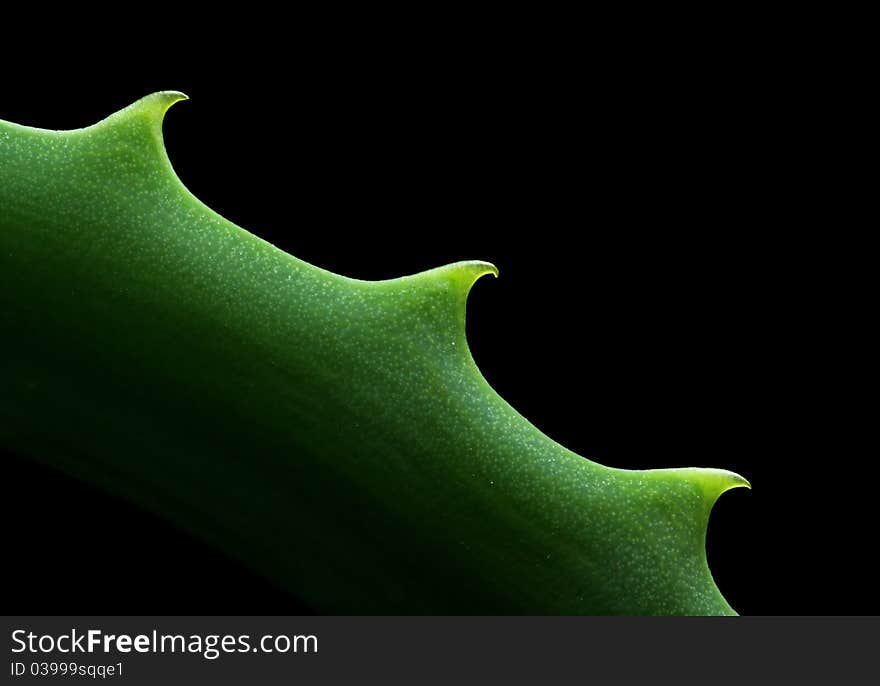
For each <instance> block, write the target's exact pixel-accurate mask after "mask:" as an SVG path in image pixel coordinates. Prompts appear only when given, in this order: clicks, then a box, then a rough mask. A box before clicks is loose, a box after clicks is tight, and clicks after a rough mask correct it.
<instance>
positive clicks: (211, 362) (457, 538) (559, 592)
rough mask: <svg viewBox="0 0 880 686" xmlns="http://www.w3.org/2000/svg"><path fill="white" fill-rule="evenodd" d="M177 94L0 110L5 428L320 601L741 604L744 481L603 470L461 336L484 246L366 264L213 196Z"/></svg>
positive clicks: (426, 609)
mask: <svg viewBox="0 0 880 686" xmlns="http://www.w3.org/2000/svg"><path fill="white" fill-rule="evenodd" d="M184 98H185V96H183V95H182V94H180V93H176V92H161V93H155V94H153V95H150V96H148V97H146V98H143V99H142V100H140V101H138V102H136V103H134V104H133V105H131V106H129V107H128V108H126V109H124V110H122V111H120V112H117V113H115V114H113V115H112V116H110V117H108V118H107V119H104V120H103V121H101V122H99V123H97V124H95V125H93V126H90V127H87V128H84V129H78V130H74V131H48V130H42V129H35V128H30V127H26V126H20V125H17V124H13V123H9V122H3V121H0V298H2V300H0V365H2V367H0V371H2V376H0V378H2V383H3V387H2V395H0V442H2V443H3V444H5V445H7V446H8V447H10V448H12V449H14V450H16V451H18V452H21V453H23V454H27V455H30V456H32V457H34V458H36V459H38V460H40V461H42V462H44V463H48V464H50V465H54V466H56V467H58V468H60V469H62V470H64V471H66V472H68V473H71V474H74V475H76V476H78V477H80V478H82V479H84V480H86V481H88V482H90V483H93V484H97V485H100V486H101V487H104V488H106V489H108V490H110V491H112V492H113V493H116V494H119V495H121V496H123V497H126V498H128V499H130V500H132V501H134V502H136V503H138V504H140V505H141V506H143V507H144V508H147V509H149V510H151V511H154V512H156V513H159V514H161V515H162V516H164V517H166V518H168V519H169V520H170V521H172V522H174V523H176V524H177V525H179V526H181V527H183V528H185V529H187V530H189V531H191V532H193V533H195V534H196V535H198V536H200V537H202V538H204V539H206V540H208V541H210V542H212V543H214V544H215V545H217V546H219V547H221V548H222V549H223V550H225V551H227V552H228V553H230V554H232V555H235V556H237V557H238V558H240V559H241V560H243V561H244V562H245V563H247V564H248V565H250V566H251V567H252V568H254V569H255V570H258V571H259V572H261V573H263V574H265V575H267V576H268V577H270V578H272V579H274V580H275V581H276V582H277V583H279V584H280V585H282V586H283V587H284V588H286V589H289V590H290V591H291V592H292V593H294V594H296V595H297V596H299V597H300V598H302V599H304V600H305V601H307V602H308V603H310V604H311V605H312V606H313V607H314V608H315V609H316V610H318V611H320V612H328V613H329V612H334V613H335V612H339V613H376V614H386V613H402V614H416V613H436V614H518V613H524V614H734V611H733V609H732V608H731V607H730V605H729V604H728V603H727V602H726V601H725V600H724V598H723V596H722V595H721V593H720V592H719V590H718V588H717V587H716V585H715V583H714V581H713V579H712V576H711V573H710V571H709V568H708V565H707V562H706V553H705V536H706V526H707V522H708V517H709V513H710V510H711V508H712V506H713V504H714V502H715V500H716V499H717V498H718V497H719V495H720V494H721V493H723V492H724V491H726V490H728V489H730V488H735V487H739V486H748V483H747V482H746V481H745V479H743V478H742V477H740V476H739V475H737V474H734V473H732V472H729V471H725V470H721V469H708V468H674V469H654V470H622V469H615V468H611V467H606V466H603V465H600V464H597V463H595V462H592V461H590V460H587V459H584V458H582V457H580V456H578V455H576V454H574V453H572V452H571V451H569V450H567V449H566V448H564V447H563V446H561V445H559V444H558V443H556V442H554V441H553V440H552V439H550V438H549V437H547V436H545V435H544V434H542V433H541V432H540V431H539V430H538V429H536V428H535V427H534V426H533V425H531V424H530V423H529V422H528V421H527V420H526V419H524V418H523V417H522V416H521V415H520V414H518V413H517V412H516V410H514V409H513V408H512V407H511V406H510V405H508V404H507V403H506V402H505V401H504V400H503V399H502V398H501V397H499V396H498V395H497V394H496V393H495V392H494V391H493V390H492V388H491V387H490V386H489V384H488V383H487V382H486V380H485V379H484V378H483V376H482V375H481V374H480V372H479V370H478V369H477V367H476V365H475V363H474V360H473V358H472V357H471V354H470V352H469V350H468V346H467V341H466V339H465V327H464V320H465V305H466V300H467V295H468V292H469V290H470V288H471V287H472V285H473V283H474V282H475V281H476V280H477V279H478V278H480V277H481V276H483V275H486V274H493V275H496V276H497V270H496V269H495V267H494V266H492V265H491V264H488V263H486V262H477V261H473V262H459V263H456V264H451V265H447V266H444V267H439V268H437V269H433V270H430V271H427V272H423V273H420V274H415V275H413V276H407V277H403V278H398V279H391V280H385V281H361V280H356V279H351V278H346V277H344V276H341V275H337V274H333V273H331V272H328V271H325V270H322V269H320V268H318V267H315V266H312V265H310V264H307V263H305V262H303V261H301V260H298V259H297V258H295V257H293V256H291V255H289V254H287V253H285V252H283V251H281V250H278V249H277V248H275V247H273V246H272V245H270V244H269V243H267V242H265V241H263V240H261V239H259V238H257V237H256V236H254V235H252V234H250V233H248V232H247V231H244V230H243V229H241V228H239V227H237V226H235V225H234V224H232V223H230V222H228V221H226V220H225V219H223V218H222V217H221V216H219V215H218V214H216V213H215V212H213V211H211V210H210V209H209V208H208V207H206V206H205V205H203V204H202V203H201V202H200V201H199V200H198V199H196V198H195V197H194V196H193V195H192V194H191V193H189V191H187V189H186V188H185V187H184V186H183V184H182V183H181V182H180V180H179V179H178V178H177V176H176V175H175V173H174V171H173V169H172V167H171V165H170V163H169V160H168V158H167V155H166V153H165V149H164V144H163V141H162V131H161V128H162V120H163V117H164V115H165V112H166V111H167V109H168V108H169V107H170V106H171V105H172V104H173V103H175V102H177V101H178V100H181V99H184ZM293 221H294V219H293V212H292V216H291V222H293ZM95 525H97V526H100V525H101V524H100V523H99V522H97V523H95Z"/></svg>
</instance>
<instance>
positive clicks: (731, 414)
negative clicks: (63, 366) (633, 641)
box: [0, 29, 880, 614]
mask: <svg viewBox="0 0 880 686" xmlns="http://www.w3.org/2000/svg"><path fill="white" fill-rule="evenodd" d="M601 34H602V31H601V30H600V29H596V30H595V31H593V32H591V33H590V35H589V36H582V37H574V38H572V37H571V36H566V37H565V38H564V39H560V40H555V38H554V36H553V35H549V36H548V35H546V34H544V35H543V39H542V40H541V41H537V40H535V39H534V37H530V36H529V35H528V34H525V35H518V36H513V37H508V39H506V40H501V39H500V38H499V39H498V40H495V39H496V38H498V36H493V38H492V39H490V38H488V37H487V36H485V35H483V36H480V37H477V38H475V39H472V40H465V39H458V38H455V39H453V38H451V37H445V38H442V39H435V40H432V41H430V42H427V43H425V44H422V41H421V38H420V37H416V38H413V39H412V40H411V41H410V42H408V43H407V44H406V45H399V44H396V43H395V44H393V46H392V45H391V44H389V43H385V42H383V41H375V42H371V41H369V40H366V41H364V42H363V43H358V44H357V45H356V46H355V47H352V46H351V45H349V44H348V43H346V41H344V40H341V41H339V42H333V41H332V40H328V42H327V43H325V44H322V46H321V47H320V48H316V49H315V50H313V51H311V52H308V51H306V52H303V51H302V50H301V49H299V50H296V51H294V50H292V49H291V51H290V52H289V53H288V52H286V51H285V50H284V49H281V50H279V51H278V53H277V54H274V55H273V56H272V57H271V58H266V59H257V58H254V59H252V60H251V61H245V60H244V58H243V50H240V49H238V48H236V49H233V47H230V46H234V45H235V44H234V41H233V42H226V43H223V46H222V48H223V49H222V50H221V46H220V45H218V46H215V48H214V49H211V50H207V51H206V52H205V53H204V55H203V59H202V60H201V61H200V62H199V63H198V64H197V65H196V66H195V67H190V66H186V67H184V66H183V65H182V63H181V62H177V63H176V64H173V62H174V60H168V61H169V62H170V63H172V64H170V66H169V65H168V64H161V65H160V64H158V62H157V64H155V65H153V66H151V67H147V68H143V67H141V68H138V69H134V68H133V67H132V65H131V64H130V63H129V62H128V61H127V59H128V58H127V57H122V56H118V55H116V54H114V53H108V54H105V55H102V56H100V57H99V58H98V59H97V60H96V61H95V62H94V63H92V64H83V63H81V62H76V63H70V64H68V63H67V62H66V61H65V60H64V59H58V60H57V61H56V63H55V64H54V66H53V68H52V70H51V71H43V72H34V73H32V74H31V75H30V76H29V78H26V79H22V81H21V83H18V82H16V83H6V84H5V85H4V91H3V93H2V96H0V118H3V119H7V120H11V121H15V122H18V123H23V124H29V125H33V126H40V127H46V128H61V129H63V128H75V127H80V126H85V125H88V124H90V123H93V122H95V121H97V120H99V119H101V118H103V117H105V116H107V115H108V114H110V113H111V112H113V111H115V110H117V109H120V108H121V107H123V106H125V105H128V104H130V103H131V102H133V101H134V100H136V99H138V98H139V97H141V96H143V95H146V94H148V93H150V92H153V91H156V90H162V89H176V90H182V91H184V92H186V93H187V94H188V95H189V96H190V97H191V100H190V101H188V102H185V103H180V104H177V105H175V106H174V107H173V108H172V110H171V111H170V112H169V114H168V115H167V118H166V121H165V126H164V131H165V142H166V147H167V149H168V152H169V156H170V158H171V161H172V163H173V165H174V167H175V170H176V171H177V173H178V175H179V176H180V178H181V179H182V180H183V182H184V183H185V184H186V185H187V186H188V187H189V188H190V190H192V191H193V193H195V195H197V196H198V197H199V198H201V199H202V200H203V201H204V202H205V203H207V204H208V205H209V206H210V207H212V208H214V209H215V210H217V211H218V212H219V213H221V214H222V215H224V216H225V217H227V218H228V219H230V220H232V221H234V222H236V223H237V224H239V225H240V226H243V227H245V228H247V229H248V230H250V231H252V232H254V233H256V234H258V235H260V236H262V237H263V238H265V239H267V240H269V241H270V242H272V243H274V244H275V245H277V246H279V247H280V248H282V249H284V250H286V251H288V252H290V253H292V254H294V255H296V256H298V257H300V258H302V259H305V260H307V261H309V262H312V263H314V264H317V265H319V266H322V267H325V268H328V269H332V270H334V271H337V272H341V273H343V274H346V275H349V276H355V277H360V278H386V277H393V276H399V275H403V274H408V273H413V272H417V271H420V270H423V269H427V268H430V267H434V266H437V265H440V264H444V263H448V262H452V261H455V260H460V259H484V260H489V261H491V262H493V263H494V264H496V265H497V266H498V267H499V269H500V278H499V279H498V280H492V279H483V280H481V281H479V282H478V283H477V285H476V286H475V287H474V290H473V291H472V293H471V297H470V301H469V305H468V323H467V334H468V340H469V343H470V346H471V349H472V351H473V354H474V357H475V359H476V361H477V363H478V365H479V367H480V369H481V370H482V371H483V373H484V375H485V376H486V377H487V378H488V380H489V381H490V383H492V385H493V386H494V387H495V388H496V389H497V390H498V391H499V392H500V394H501V395H502V396H503V397H505V398H506V399H507V400H508V401H509V402H511V404H512V405H513V406H514V407H516V408H517V409H518V410H519V411H520V412H521V413H522V414H523V415H524V416H525V417H526V418H528V419H529V420H530V421H532V422H533V423H534V424H536V425H537V426H538V427H539V428H541V429H542V430H543V431H544V432H545V433H547V434H548V435H550V436H551V437H553V438H554V439H556V440H558V441H559V442H561V443H562V444H564V445H565V446H567V447H569V448H571V449H572V450H574V451H576V452H578V453H579V454H581V455H584V456H587V457H590V458H593V459H595V460H597V461H599V462H602V463H605V464H609V465H614V466H618V467H630V468H651V467H670V466H689V465H695V466H714V467H723V468H728V469H732V470H734V471H737V472H739V473H741V474H742V475H744V476H745V477H746V478H748V479H749V480H750V481H751V482H752V485H753V489H754V490H752V491H747V490H744V489H739V490H735V491H732V492H730V493H728V494H726V495H724V496H723V497H722V498H721V499H720V500H719V502H718V504H717V505H716V507H715V510H714V512H713V515H712V518H711V522H710V526H709V532H708V554H709V562H710V566H711V568H712V571H713V574H714V575H715V578H716V581H717V582H718V584H719V586H720V588H721V590H722V592H723V593H724V594H725V596H726V597H727V599H728V600H729V601H730V603H731V604H732V605H733V607H734V608H736V609H737V610H738V611H739V612H741V613H743V614H868V613H877V612H878V611H880V604H878V601H877V597H876V594H875V592H874V590H873V588H872V586H873V584H874V583H875V576H876V568H875V567H874V566H873V562H871V560H872V557H873V556H872V550H873V548H874V546H875V540H874V537H875V533H874V532H875V525H876V521H877V514H876V509H875V507H874V504H873V501H872V499H871V497H870V494H871V493H872V491H873V489H874V488H875V483H876V481H875V480H874V476H875V475H876V467H875V464H874V462H875V461H874V457H875V455H874V454H871V453H870V451H869V450H868V449H866V448H865V447H864V445H863V444H859V443H857V442H856V439H855V437H854V434H855V428H854V427H857V426H859V425H860V424H861V423H863V422H866V418H867V410H865V409H862V410H858V409H853V408H864V407H866V406H867V405H866V404H865V405H862V404H859V403H854V402H853V393H855V392H859V393H860V392H861V391H852V392H851V391H850V390H849V389H844V387H843V386H842V385H841V383H840V382H841V381H842V380H843V379H849V380H853V378H854V377H855V379H856V381H857V378H858V374H859V365H858V364H856V363H854V362H853V358H852V355H853V354H854V353H855V351H856V349H857V347H858V345H859V342H858V341H859V336H860V334H859V332H858V331H855V330H854V329H853V323H852V321H851V319H850V317H851V316H855V315H853V313H852V312H850V311H849V310H848V309H847V307H846V304H845V302H846V301H845V299H841V297H840V294H839V293H838V292H837V291H836V290H835V288H836V287H837V285H838V284H839V279H838V274H839V272H840V268H841V264H840V263H839V253H838V252H837V251H836V248H835V246H834V235H833V231H832V230H831V229H832V228H833V227H829V226H828V224H827V222H826V218H825V216H824V215H823V212H824V211H825V210H826V209H827V206H826V205H827V203H822V202H820V201H819V200H818V199H817V196H816V193H815V192H814V189H813V188H812V187H811V186H810V185H809V184H808V183H807V181H808V180H809V177H810V176H811V174H812V170H814V169H816V164H817V162H816V159H817V156H818V155H819V153H820V150H819V148H820V147H821V145H822V143H821V142H820V140H819V138H820V137H819V136H817V135H816V129H815V126H814V123H815V122H814V121H808V120H806V119H805V116H806V115H805V114H804V111H805V109H808V105H809V104H810V98H809V97H806V98H805V95H804V93H803V91H801V90H800V86H801V83H802V81H801V78H802V76H803V75H802V74H801V71H800V70H801V66H799V63H798V60H797V56H796V55H795V56H792V55H788V54H782V55H772V54H768V53H765V52H764V53H761V54H755V52H754V46H753V45H751V44H748V45H747V44H744V43H743V42H742V41H739V40H736V39H728V40H725V41H722V42H720V43H719V42H716V38H717V37H716V36H708V37H706V38H705V39H704V40H701V41H699V42H692V41H687V42H682V41H679V40H673V39H669V40H666V39H664V38H662V37H657V36H653V38H654V40H645V39H646V36H647V37H651V32H650V30H648V31H647V32H646V33H641V34H638V35H630V34H629V33H628V32H627V31H625V30H624V31H619V32H617V33H615V34H614V36H613V38H607V37H606V38H605V39H604V40H600V39H599V37H601ZM254 40H256V39H254ZM221 53H224V54H225V57H223V58H222V59H221V58H220V57H219V55H220V54H221ZM117 59H118V60H119V61H120V62H121V64H117V65H115V66H116V68H114V67H113V64H114V61H116V60H117ZM844 266H845V265H844ZM843 271H846V270H845V269H844V270H843ZM860 412H861V414H860ZM2 460H3V462H2V464H3V483H4V497H3V499H2V501H3V505H2V507H3V517H4V522H5V525H4V548H5V550H4V556H3V559H4V568H5V569H4V572H5V574H6V576H7V587H6V588H7V589H9V590H11V591H13V592H12V593H11V595H10V596H9V597H7V598H6V604H7V605H8V606H9V607H8V608H7V610H8V611H9V612H13V613H23V614H37V613H59V614H61V613H64V614H66V613H70V614H81V613H90V614H101V613H106V614H141V613H150V614H154V613H155V614H212V613H232V614H235V613H248V614H281V613H285V614H296V613H301V612H308V608H307V607H306V606H304V605H302V604H301V603H300V602H299V601H298V600H297V599H294V598H290V597H288V596H286V595H285V594H284V593H282V592H281V591H279V590H278V589H276V588H274V587H273V586H272V585H270V584H269V583H268V582H266V581H264V580H262V579H261V578H260V577H258V576H255V575H253V574H252V573H251V572H250V571H248V570H247V569H245V568H244V567H242V566H241V565H239V564H238V563H237V562H233V561H231V560H230V559H228V558H226V557H225V556H223V555H222V554H220V553H217V552H215V551H214V550H212V549H210V548H208V547H206V546H205V545H203V544H202V543H201V542H199V541H197V540H193V539H191V538H190V537H189V536H187V535H185V534H183V533H181V532H179V531H178V530H176V529H175V528H174V527H172V526H170V525H168V524H166V523H165V522H163V521H162V520H160V519H158V518H156V517H154V516H152V515H150V514H146V513H143V512H141V511H139V510H137V509H135V508H133V507H132V506H130V505H128V504H127V503H125V502H122V501H119V500H118V499H116V498H114V497H113V496H110V495H108V494H104V493H101V492H97V491H95V490H94V489H92V488H91V487H89V486H87V485H84V484H82V483H79V482H77V481H75V480H72V479H70V478H68V477H66V476H64V475H62V474H59V473H56V472H54V471H52V470H49V469H47V468H44V467H41V466H39V465H37V464H36V463H34V462H32V461H31V460H29V459H27V458H25V457H23V456H18V455H12V454H9V453H4V454H3V455H2Z"/></svg>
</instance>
